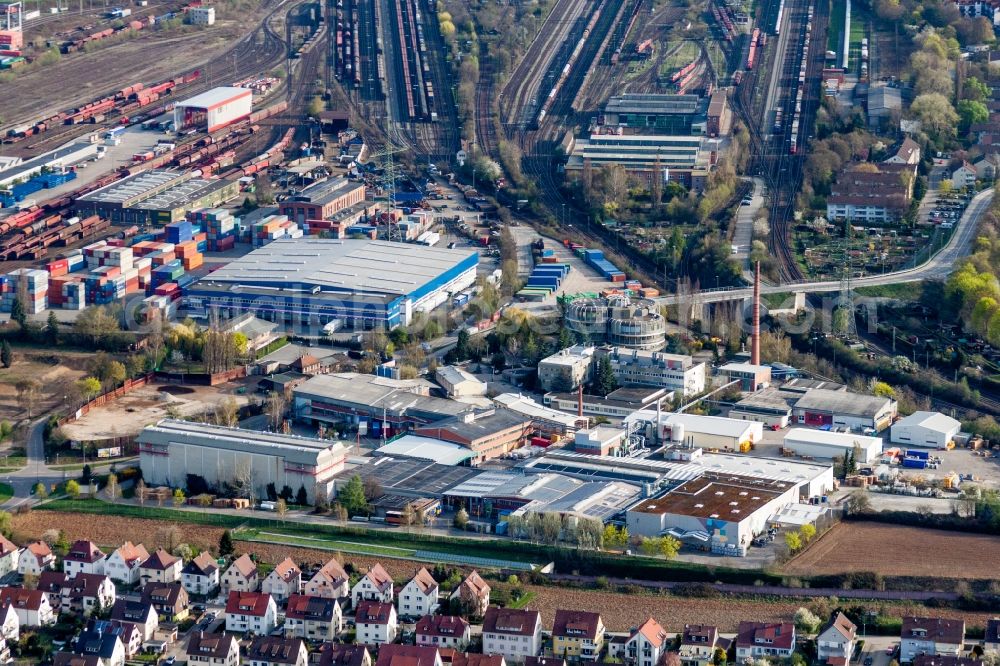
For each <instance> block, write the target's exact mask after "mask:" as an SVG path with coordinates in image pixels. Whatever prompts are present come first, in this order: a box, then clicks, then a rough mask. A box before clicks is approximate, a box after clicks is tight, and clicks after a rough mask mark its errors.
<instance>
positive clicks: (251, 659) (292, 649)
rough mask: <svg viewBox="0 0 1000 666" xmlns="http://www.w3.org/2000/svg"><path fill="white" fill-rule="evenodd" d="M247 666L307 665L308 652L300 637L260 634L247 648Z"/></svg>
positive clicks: (245, 661) (244, 661)
mask: <svg viewBox="0 0 1000 666" xmlns="http://www.w3.org/2000/svg"><path fill="white" fill-rule="evenodd" d="M243 663H244V664H246V665H247V666H307V664H308V663H309V654H308V653H307V652H306V644H305V641H303V640H302V639H301V638H285V637H283V636H261V637H260V638H255V639H254V641H253V643H251V644H250V647H249V648H248V649H247V655H246V658H245V659H244V660H243Z"/></svg>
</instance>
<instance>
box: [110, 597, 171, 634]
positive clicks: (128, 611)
mask: <svg viewBox="0 0 1000 666" xmlns="http://www.w3.org/2000/svg"><path fill="white" fill-rule="evenodd" d="M111 619H112V620H114V621H116V622H123V623H124V622H129V623H132V624H134V625H135V626H137V627H138V628H139V630H140V631H141V632H142V640H143V641H149V640H152V639H153V635H154V634H155V633H156V627H157V625H159V624H160V618H159V616H158V615H157V613H156V609H155V608H154V607H153V604H151V603H150V602H148V601H132V600H129V599H118V600H117V601H115V605H114V606H112V607H111Z"/></svg>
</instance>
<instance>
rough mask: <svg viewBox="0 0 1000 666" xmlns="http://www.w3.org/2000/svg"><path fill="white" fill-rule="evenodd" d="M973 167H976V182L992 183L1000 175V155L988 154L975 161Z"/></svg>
mask: <svg viewBox="0 0 1000 666" xmlns="http://www.w3.org/2000/svg"><path fill="white" fill-rule="evenodd" d="M972 165H973V166H974V167H976V180H982V181H985V182H987V183H992V182H993V181H994V180H996V179H997V174H998V173H1000V153H996V152H991V153H986V154H985V155H982V156H980V157H979V158H978V159H976V160H974V161H973V162H972Z"/></svg>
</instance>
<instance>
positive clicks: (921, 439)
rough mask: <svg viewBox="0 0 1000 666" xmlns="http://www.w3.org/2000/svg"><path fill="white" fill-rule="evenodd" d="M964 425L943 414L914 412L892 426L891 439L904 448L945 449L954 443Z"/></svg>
mask: <svg viewBox="0 0 1000 666" xmlns="http://www.w3.org/2000/svg"><path fill="white" fill-rule="evenodd" d="M961 428H962V424H961V423H959V422H958V421H957V420H955V419H953V418H951V417H950V416H946V415H945V414H942V413H941V412H913V413H912V414H910V415H909V416H907V417H904V418H901V419H900V420H898V421H896V422H895V423H893V424H892V430H890V432H889V439H890V441H892V443H893V444H900V445H902V446H921V447H930V448H935V449H940V448H944V447H946V446H947V445H948V442H951V441H954V439H955V435H957V434H958V431H959V430H961Z"/></svg>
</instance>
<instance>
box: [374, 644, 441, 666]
mask: <svg viewBox="0 0 1000 666" xmlns="http://www.w3.org/2000/svg"><path fill="white" fill-rule="evenodd" d="M375 666H442V662H441V653H440V652H439V651H438V649H437V648H434V647H427V646H424V645H383V646H382V647H381V648H379V651H378V659H377V660H376V661H375Z"/></svg>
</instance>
